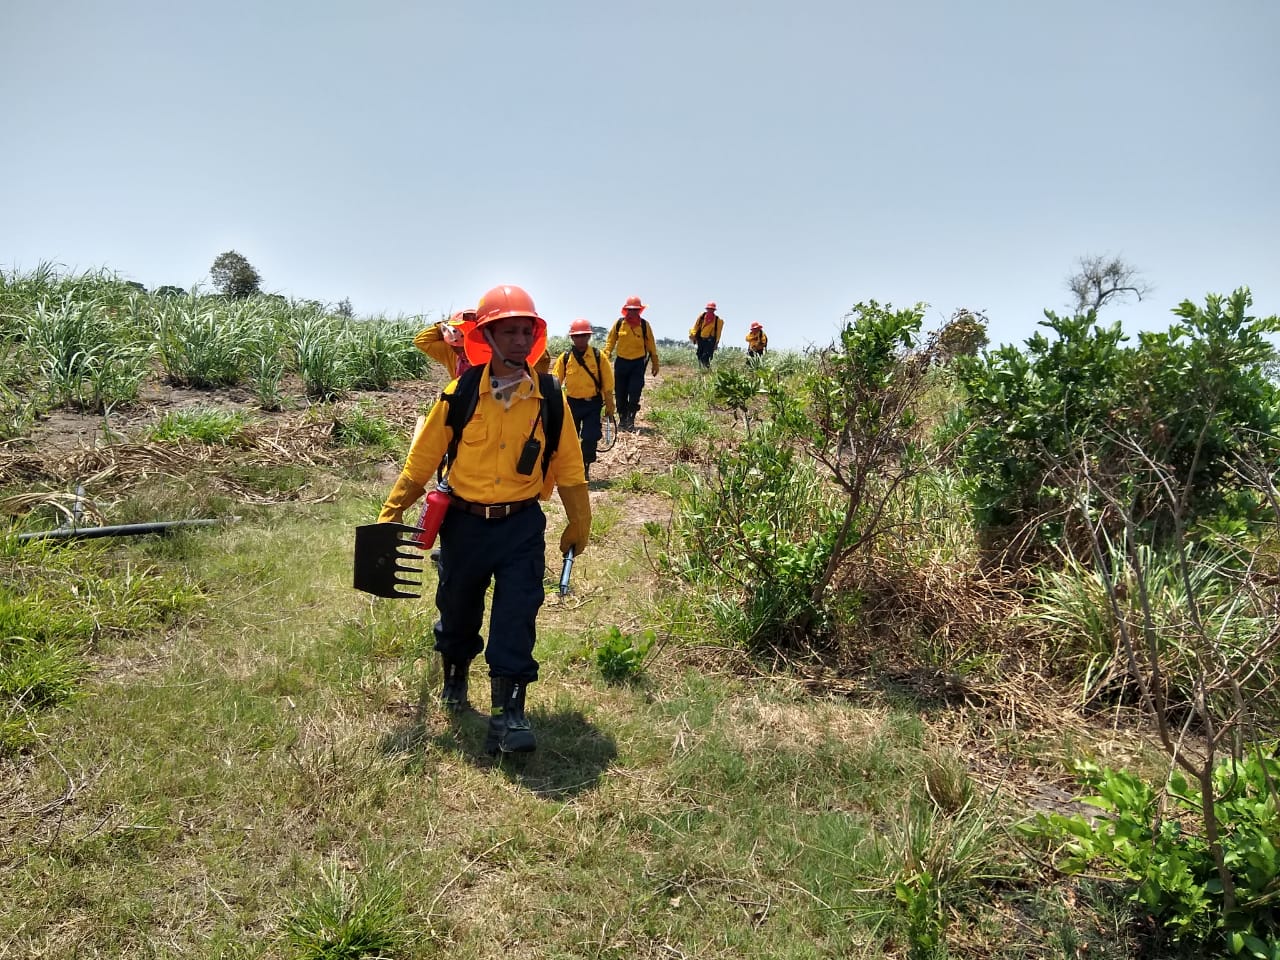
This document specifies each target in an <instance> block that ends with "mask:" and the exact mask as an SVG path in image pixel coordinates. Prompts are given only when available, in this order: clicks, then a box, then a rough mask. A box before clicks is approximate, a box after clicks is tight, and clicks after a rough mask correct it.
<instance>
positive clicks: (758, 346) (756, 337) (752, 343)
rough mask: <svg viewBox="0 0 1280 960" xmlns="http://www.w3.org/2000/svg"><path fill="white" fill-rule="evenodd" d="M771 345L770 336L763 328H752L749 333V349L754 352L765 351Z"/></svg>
mask: <svg viewBox="0 0 1280 960" xmlns="http://www.w3.org/2000/svg"><path fill="white" fill-rule="evenodd" d="M768 346H769V337H768V336H767V335H766V334H765V332H764V331H763V330H751V331H748V333H747V349H748V350H750V351H751V352H752V353H764V351H765V348H766V347H768Z"/></svg>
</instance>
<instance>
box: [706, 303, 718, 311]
mask: <svg viewBox="0 0 1280 960" xmlns="http://www.w3.org/2000/svg"><path fill="white" fill-rule="evenodd" d="M707 309H708V310H710V311H711V312H712V313H715V312H716V302H715V301H714V300H708V301H707Z"/></svg>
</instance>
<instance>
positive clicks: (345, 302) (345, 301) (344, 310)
mask: <svg viewBox="0 0 1280 960" xmlns="http://www.w3.org/2000/svg"><path fill="white" fill-rule="evenodd" d="M333 312H334V313H336V314H337V315H338V316H340V317H346V318H347V319H348V320H350V319H351V318H352V317H354V316H355V315H356V311H355V308H354V307H353V306H351V298H350V297H343V298H342V299H341V300H339V301H338V306H337V308H336V309H335V310H334V311H333Z"/></svg>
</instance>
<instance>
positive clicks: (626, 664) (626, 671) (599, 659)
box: [595, 627, 657, 683]
mask: <svg viewBox="0 0 1280 960" xmlns="http://www.w3.org/2000/svg"><path fill="white" fill-rule="evenodd" d="M656 640H657V637H656V635H655V634H654V632H653V631H652V630H643V631H641V632H640V633H623V632H622V630H621V629H619V628H618V627H610V628H609V631H608V632H607V633H606V634H605V635H604V636H603V637H602V638H601V639H600V640H599V641H598V642H597V643H596V647H595V661H596V667H597V668H598V669H599V670H600V675H601V676H602V677H604V680H605V682H606V683H623V682H625V681H628V680H634V679H635V678H636V677H638V676H639V675H640V673H641V671H642V670H643V669H644V661H645V658H646V657H647V656H649V652H650V651H651V650H652V649H653V645H654V643H655V642H656Z"/></svg>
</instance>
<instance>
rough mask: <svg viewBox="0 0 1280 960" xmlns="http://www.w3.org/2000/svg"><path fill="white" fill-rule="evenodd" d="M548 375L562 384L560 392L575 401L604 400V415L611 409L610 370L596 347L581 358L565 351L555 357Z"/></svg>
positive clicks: (590, 348)
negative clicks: (562, 388) (562, 390)
mask: <svg viewBox="0 0 1280 960" xmlns="http://www.w3.org/2000/svg"><path fill="white" fill-rule="evenodd" d="M551 372H552V373H553V374H555V378H556V379H557V380H559V381H560V382H561V383H562V384H564V392H565V393H567V394H568V395H569V396H571V397H573V398H574V399H575V400H590V399H592V398H594V397H596V396H599V397H601V398H602V399H603V400H604V405H605V412H606V413H608V412H610V411H611V410H612V408H613V367H611V366H609V364H608V362H607V361H606V360H605V357H604V354H603V353H601V352H600V350H598V349H597V348H596V347H587V349H586V351H585V352H584V353H583V354H582V356H581V357H579V356H578V354H577V351H575V350H566V351H565V352H564V353H562V354H560V356H558V357H556V363H555V368H554V369H553V370H552V371H551ZM593 378H594V379H593ZM597 384H598V386H597Z"/></svg>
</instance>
